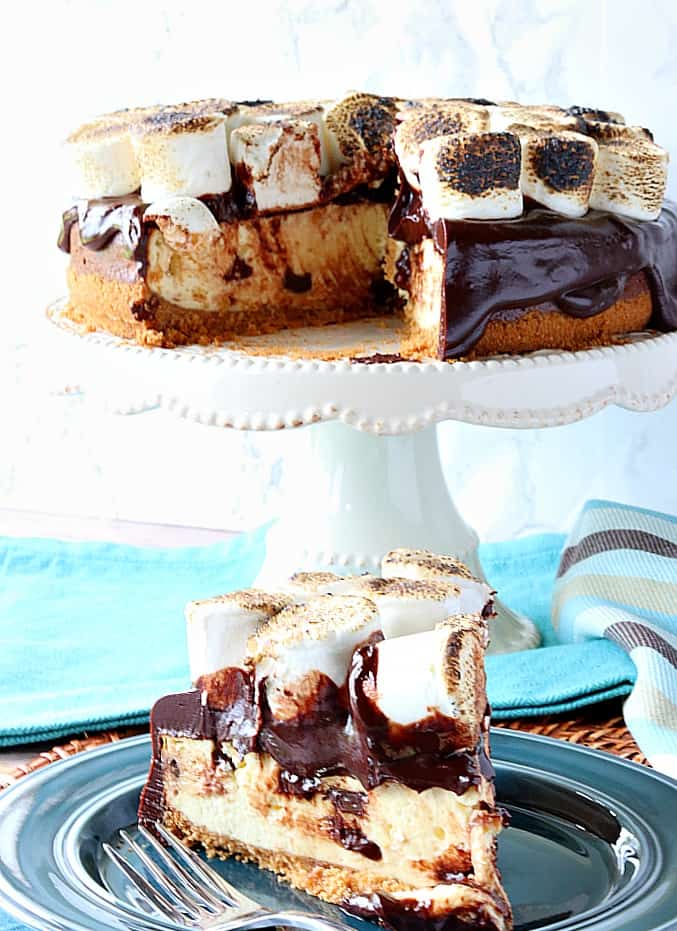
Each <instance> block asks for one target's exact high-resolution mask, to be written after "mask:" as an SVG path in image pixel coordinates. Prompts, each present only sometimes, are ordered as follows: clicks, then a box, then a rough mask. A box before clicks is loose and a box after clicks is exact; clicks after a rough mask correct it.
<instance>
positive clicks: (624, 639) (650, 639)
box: [604, 621, 677, 669]
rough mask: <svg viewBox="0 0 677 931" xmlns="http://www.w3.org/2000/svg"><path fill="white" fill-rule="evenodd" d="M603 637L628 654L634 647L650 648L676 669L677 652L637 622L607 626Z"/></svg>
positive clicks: (644, 625) (621, 622) (618, 622)
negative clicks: (621, 647) (618, 645)
mask: <svg viewBox="0 0 677 931" xmlns="http://www.w3.org/2000/svg"><path fill="white" fill-rule="evenodd" d="M604 635H605V636H606V637H611V639H612V640H615V642H616V643H618V644H620V646H623V647H625V649H626V650H627V651H628V653H629V652H630V651H631V650H634V649H635V648H636V647H650V648H651V649H652V650H655V651H656V653H660V655H661V656H662V657H663V659H665V660H667V662H668V663H670V665H671V666H674V667H675V669H677V650H676V649H675V648H674V647H673V646H671V645H670V644H669V643H668V642H667V641H666V640H663V638H662V637H661V636H659V635H658V634H657V633H656V631H655V630H653V628H651V627H648V626H647V625H646V624H641V623H640V622H639V621H617V622H616V623H614V624H609V626H608V627H607V628H606V629H605V631H604Z"/></svg>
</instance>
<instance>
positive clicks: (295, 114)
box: [228, 100, 332, 177]
mask: <svg viewBox="0 0 677 931" xmlns="http://www.w3.org/2000/svg"><path fill="white" fill-rule="evenodd" d="M299 121H302V122H304V123H310V124H311V125H313V126H315V127H316V128H317V138H318V140H319V143H320V167H319V171H320V175H321V176H322V177H325V176H326V175H328V174H329V172H330V171H331V170H332V165H331V161H330V153H329V141H328V136H327V128H326V125H325V120H324V106H323V104H322V103H321V102H319V101H317V100H299V101H294V102H292V103H267V104H266V103H264V104H258V105H256V106H242V107H240V108H239V109H238V112H237V113H235V114H233V116H232V117H231V118H230V119H229V121H228V133H229V137H228V138H229V144H230V140H232V133H233V132H234V131H235V130H236V129H238V128H239V127H240V126H251V125H274V124H276V123H285V122H299ZM231 161H232V162H236V161H237V158H236V157H234V153H233V151H232V150H231Z"/></svg>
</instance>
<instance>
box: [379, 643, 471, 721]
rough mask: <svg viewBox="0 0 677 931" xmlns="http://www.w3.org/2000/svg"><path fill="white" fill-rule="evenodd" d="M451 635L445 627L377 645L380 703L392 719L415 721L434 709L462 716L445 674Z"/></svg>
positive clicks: (387, 715)
mask: <svg viewBox="0 0 677 931" xmlns="http://www.w3.org/2000/svg"><path fill="white" fill-rule="evenodd" d="M447 637H448V634H447V633H446V632H445V631H444V630H425V631H423V632H421V633H417V634H410V635H409V636H406V637H396V638H394V639H393V640H383V641H382V642H381V643H378V644H377V645H376V647H375V649H376V652H377V655H378V667H377V674H376V704H377V705H378V707H379V709H380V710H381V711H382V712H383V714H384V715H385V716H386V717H387V718H388V720H390V721H393V722H394V723H395V724H414V723H415V722H416V721H420V720H422V719H423V718H426V717H428V716H429V715H431V714H433V713H434V712H439V714H442V715H445V716H446V717H448V718H455V717H457V716H458V706H457V704H456V701H455V700H454V694H453V691H452V692H450V690H449V684H448V682H447V679H446V676H445V646H446V641H447Z"/></svg>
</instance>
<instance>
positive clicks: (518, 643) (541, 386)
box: [50, 305, 677, 652]
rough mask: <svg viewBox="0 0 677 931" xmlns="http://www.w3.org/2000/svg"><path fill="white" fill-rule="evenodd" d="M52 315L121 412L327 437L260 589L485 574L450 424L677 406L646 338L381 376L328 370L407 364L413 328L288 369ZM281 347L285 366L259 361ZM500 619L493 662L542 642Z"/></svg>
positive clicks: (298, 441) (306, 456)
mask: <svg viewBox="0 0 677 931" xmlns="http://www.w3.org/2000/svg"><path fill="white" fill-rule="evenodd" d="M50 316H51V319H52V322H53V323H54V324H55V326H53V327H50V330H51V333H52V337H53V338H55V339H57V340H58V344H59V348H58V355H59V358H60V359H62V360H63V361H64V365H65V366H66V370H67V372H68V373H69V377H70V379H71V382H72V381H73V380H76V381H77V382H78V384H79V386H81V388H82V389H83V390H84V391H86V392H87V394H92V395H96V396H98V397H99V399H100V400H102V401H103V402H105V403H106V404H107V406H108V407H109V409H113V410H115V411H117V412H121V413H138V412H140V411H143V410H149V409H152V408H156V407H163V408H166V409H168V410H170V411H172V412H173V413H174V414H176V415H178V416H180V417H184V418H188V419H190V420H194V421H197V422H199V423H203V424H211V425H214V426H221V427H231V428H234V429H238V430H281V429H288V428H297V427H303V426H308V425H314V426H312V428H311V429H307V430H297V431H295V433H296V436H295V437H294V441H293V442H291V443H290V444H289V450H288V457H287V463H288V472H289V474H290V476H291V482H290V485H291V487H290V490H289V493H288V495H287V498H286V503H285V506H284V512H283V513H282V515H281V516H280V519H279V520H278V521H277V522H276V523H275V524H273V525H272V527H271V529H270V530H269V531H268V535H267V539H266V558H265V563H264V565H263V568H262V570H261V573H260V575H259V577H258V579H257V584H260V585H272V584H275V582H279V580H280V579H281V578H284V577H286V576H288V575H289V574H290V573H292V572H294V571H296V570H297V569H299V568H305V569H330V570H333V571H338V572H341V573H358V572H364V571H371V572H378V568H379V561H380V557H381V556H382V555H383V553H385V552H387V551H388V550H389V549H392V548H394V547H396V546H407V547H425V548H428V549H432V550H436V551H442V552H453V553H455V554H457V555H458V556H459V557H460V558H461V559H463V561H464V562H466V563H468V564H469V565H470V567H471V568H472V570H473V571H474V572H476V573H477V574H478V575H482V568H481V566H480V563H479V559H478V556H477V544H478V538H477V534H476V533H475V532H474V531H473V530H472V529H471V528H470V527H469V526H468V525H467V524H466V523H465V522H464V520H463V519H462V518H461V516H460V514H459V513H458V511H457V509H456V507H455V506H454V503H453V501H452V499H451V496H450V494H449V492H448V490H447V486H446V482H445V480H444V476H443V473H442V469H441V466H440V459H439V452H438V447H437V437H436V430H435V424H436V423H437V422H439V421H442V420H451V419H454V420H460V421H465V422H467V423H473V424H478V425H486V426H503V427H549V426H556V425H559V424H565V423H570V422H572V421H575V420H580V419H582V418H583V417H587V416H589V415H591V414H593V413H595V412H596V411H599V410H600V409H601V408H603V407H605V406H606V405H608V404H612V403H613V404H618V405H620V406H622V407H625V408H628V409H631V410H635V411H651V410H655V409H657V408H659V407H661V406H663V405H665V404H667V403H668V402H669V401H670V400H671V399H672V397H673V396H674V395H675V393H676V392H677V333H673V334H667V335H660V336H655V335H654V336H651V335H648V334H638V335H637V336H636V337H635V338H634V339H633V340H632V341H631V342H628V343H625V344H623V345H618V346H615V347H609V348H603V349H593V350H589V351H584V352H575V353H571V352H541V353H533V354H530V355H528V356H522V357H518V358H512V357H503V358H496V359H490V360H486V361H478V362H465V363H455V364H448V363H441V362H427V363H376V364H374V363H372V364H365V363H355V362H350V361H349V360H348V359H342V360H338V361H323V360H322V359H321V358H318V357H320V356H322V354H323V353H326V352H327V351H328V348H329V347H336V346H339V347H342V348H343V349H344V350H345V352H347V353H348V354H350V353H352V352H353V351H354V347H355V346H359V347H360V352H361V353H362V352H369V351H370V350H371V349H373V350H375V349H376V347H379V348H380V351H382V352H383V351H390V350H396V349H397V345H398V330H397V324H395V323H393V322H387V321H378V322H372V323H364V324H350V325H345V326H336V327H325V328H322V329H315V330H299V331H292V332H290V333H289V334H285V344H284V347H283V350H282V351H283V352H284V353H285V355H283V356H281V355H280V354H279V353H280V351H281V350H280V336H279V335H278V336H276V337H275V339H274V342H273V341H272V339H266V338H264V337H262V338H259V339H257V340H252V341H250V344H249V346H248V347H247V351H245V350H244V349H242V348H241V347H240V348H238V349H234V348H228V347H224V348H219V349H214V348H205V347H198V346H189V347H182V348H179V349H174V350H167V349H148V348H143V347H140V346H137V345H136V344H132V343H129V342H127V341H124V340H120V339H117V338H115V337H112V336H109V335H106V334H101V333H91V334H82V333H80V332H78V331H77V330H75V329H74V328H73V327H72V325H70V324H69V323H68V321H66V320H64V319H63V318H62V316H61V314H60V310H59V307H58V305H55V307H53V308H52V309H51V311H50ZM273 346H275V347H276V351H277V353H278V354H276V355H254V354H252V353H253V352H257V353H260V352H266V351H273ZM299 353H303V355H304V356H305V357H304V358H299V357H298V354H299ZM313 354H314V355H315V358H308V357H307V356H308V355H311V356H312V355H313ZM295 356H297V357H296V358H295ZM490 494H491V489H490V488H488V489H487V495H490ZM489 581H491V580H489ZM498 608H499V610H498V617H497V618H496V620H495V621H494V622H493V629H492V651H493V652H504V651H509V650H518V649H528V648H530V647H533V646H536V645H537V644H538V640H539V637H538V633H537V631H536V628H535V627H534V625H533V624H532V623H531V622H530V621H529V620H527V619H526V618H522V617H518V616H517V615H515V614H514V613H513V612H512V611H510V610H509V609H508V608H506V607H505V606H504V605H502V604H500V602H499V606H498Z"/></svg>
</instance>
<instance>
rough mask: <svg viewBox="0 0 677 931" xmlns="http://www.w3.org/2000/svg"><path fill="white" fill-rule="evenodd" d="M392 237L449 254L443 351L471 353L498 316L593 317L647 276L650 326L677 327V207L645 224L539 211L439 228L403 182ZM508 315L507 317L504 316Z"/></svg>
mask: <svg viewBox="0 0 677 931" xmlns="http://www.w3.org/2000/svg"><path fill="white" fill-rule="evenodd" d="M389 233H390V235H391V236H394V237H395V238H396V239H399V240H402V241H403V242H405V243H406V244H407V245H408V246H413V245H415V244H417V243H420V242H421V241H422V240H423V239H424V238H432V240H433V242H434V243H435V246H436V248H437V250H438V252H439V253H440V254H441V255H442V256H443V257H444V268H445V270H444V286H443V294H442V323H441V332H440V354H441V355H442V356H443V357H444V358H445V359H450V358H457V357H459V356H462V355H464V354H465V353H467V352H468V351H469V350H470V349H472V347H473V346H474V345H475V343H476V342H477V341H478V340H479V339H480V337H481V336H482V333H483V332H484V329H485V328H486V326H487V324H488V323H489V321H490V320H491V319H492V317H495V316H504V315H505V312H506V311H508V312H512V313H511V319H512V316H513V314H514V316H515V317H516V316H519V315H520V314H521V313H523V312H524V311H526V310H527V309H528V308H529V309H530V308H534V307H538V309H539V310H541V311H551V310H559V311H562V312H563V313H566V314H569V315H570V316H572V317H579V318H585V317H591V316H594V315H595V314H598V313H601V312H602V311H603V310H606V309H607V308H608V307H610V306H611V305H612V304H614V303H615V302H616V301H617V300H618V299H619V298H620V297H621V296H622V295H623V292H624V290H625V287H626V285H627V283H628V281H629V280H630V278H631V277H632V276H634V275H636V274H638V273H640V272H643V273H644V274H645V275H646V277H647V280H648V282H649V287H650V289H651V296H652V302H653V315H652V319H651V321H650V326H651V327H653V328H655V329H658V330H664V331H668V330H674V329H677V206H676V205H675V204H672V203H670V202H666V203H665V206H664V207H663V210H662V212H661V215H660V216H659V217H658V219H657V220H649V221H640V220H632V219H629V218H627V217H620V216H616V215H615V214H610V213H603V212H600V211H595V210H591V211H589V212H588V213H587V214H586V215H585V216H584V217H580V218H578V219H569V218H567V217H562V216H560V215H558V214H556V213H553V212H552V211H550V210H545V209H543V208H540V207H532V208H531V209H528V210H527V212H525V213H524V214H523V215H522V216H521V217H518V218H517V219H515V220H501V221H498V220H496V221H494V220H453V221H452V220H437V221H435V222H431V221H430V219H429V218H428V217H427V215H426V213H425V210H424V209H423V205H422V202H421V197H420V194H419V193H418V192H416V191H414V190H413V189H412V188H411V187H410V186H409V184H408V183H407V182H406V180H405V179H402V184H401V187H400V193H399V196H398V198H397V201H396V203H395V205H394V207H393V209H392V211H391V215H390V221H389ZM504 318H505V316H504Z"/></svg>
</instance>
